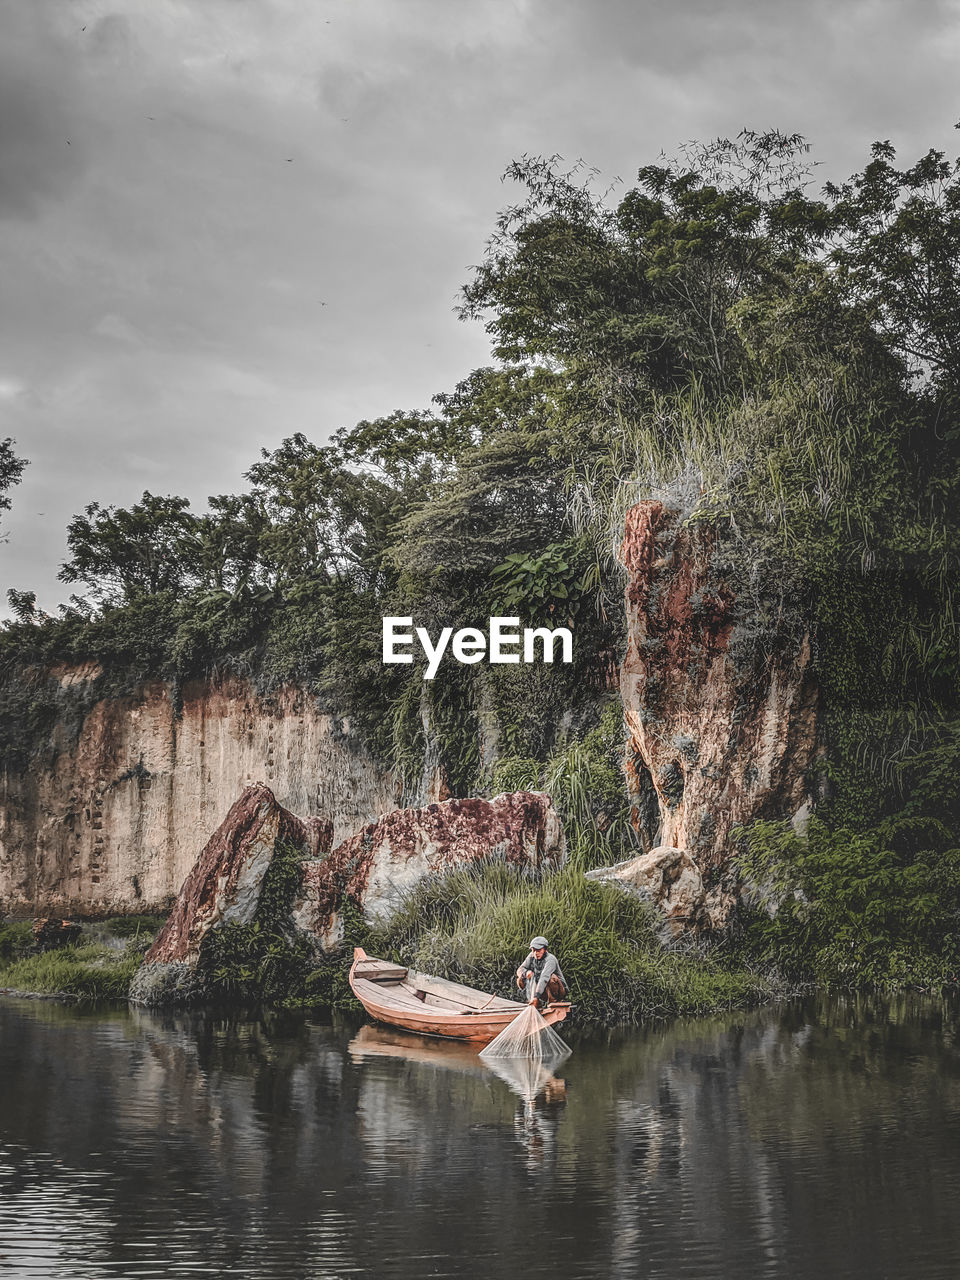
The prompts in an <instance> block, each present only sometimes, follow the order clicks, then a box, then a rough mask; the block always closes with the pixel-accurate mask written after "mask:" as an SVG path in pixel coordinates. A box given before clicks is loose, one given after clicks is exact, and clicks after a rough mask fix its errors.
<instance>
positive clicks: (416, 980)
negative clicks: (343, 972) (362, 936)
mask: <svg viewBox="0 0 960 1280" xmlns="http://www.w3.org/2000/svg"><path fill="white" fill-rule="evenodd" d="M350 990H351V991H352V992H353V994H354V995H355V996H356V997H357V999H358V1000H359V1001H360V1003H361V1004H362V1005H363V1007H364V1008H365V1009H366V1011H367V1013H369V1015H370V1017H371V1018H375V1019H376V1021H377V1022H385V1023H386V1024H387V1026H390V1027H401V1028H402V1029H403V1030H404V1031H416V1032H419V1034H420V1035H424V1036H444V1037H445V1038H447V1039H449V1040H470V1041H472V1042H474V1043H476V1044H489V1043H490V1041H491V1040H492V1039H493V1038H494V1036H497V1035H499V1034H500V1032H501V1031H502V1030H503V1029H504V1027H506V1026H508V1025H509V1023H511V1022H512V1021H513V1019H514V1018H515V1017H516V1016H517V1014H518V1013H522V1011H523V1009H524V1007H525V1006H524V1005H522V1004H520V1003H519V1002H518V1001H516V1000H504V999H503V998H502V997H501V996H491V995H488V994H487V993H486V992H485V991H476V990H474V988H473V987H465V986H463V985H462V984H461V983H459V982H448V981H447V980H446V978H434V977H431V976H430V974H428V973H418V972H417V971H416V970H415V969H405V968H404V967H403V966H402V965H397V964H391V963H390V961H389V960H377V959H376V958H375V957H374V956H368V955H367V953H366V952H365V951H364V949H363V948H362V947H355V948H354V952H353V964H352V965H351V966H350ZM541 1012H542V1014H543V1019H544V1021H545V1022H546V1023H547V1024H548V1025H549V1026H552V1025H553V1024H554V1023H555V1022H562V1021H563V1020H564V1018H565V1017H566V1016H567V1014H568V1013H569V1012H570V1002H569V1001H568V1000H564V1001H558V1002H557V1003H556V1004H549V1005H547V1007H546V1008H545V1009H543V1010H541Z"/></svg>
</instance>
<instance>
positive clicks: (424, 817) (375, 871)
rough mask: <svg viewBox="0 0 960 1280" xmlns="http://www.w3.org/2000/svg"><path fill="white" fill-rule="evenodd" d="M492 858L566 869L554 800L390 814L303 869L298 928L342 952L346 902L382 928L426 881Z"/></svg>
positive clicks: (504, 799)
mask: <svg viewBox="0 0 960 1280" xmlns="http://www.w3.org/2000/svg"><path fill="white" fill-rule="evenodd" d="M492 856H496V857H501V858H505V859H506V861H507V862H511V863H514V864H515V865H518V866H532V867H542V866H547V865H550V866H559V865H560V863H561V862H562V860H563V856H564V841H563V826H562V824H561V822H560V817H559V815H558V814H557V812H556V810H555V809H554V807H553V804H552V803H551V801H550V798H549V796H547V795H544V794H543V793H541V792H538V791H518V792H512V793H510V794H506V795H500V796H496V797H495V798H494V799H493V800H482V799H466V800H445V801H443V802H442V803H439V804H429V805H427V806H426V807H425V808H422V809H398V810H397V811H396V812H395V813H390V814H387V816H386V817H385V818H381V819H380V821H379V822H375V823H372V824H371V825H370V826H368V827H365V828H364V829H363V831H361V832H359V833H358V834H357V835H355V836H353V837H352V838H351V839H350V840H346V841H345V842H344V843H343V844H341V845H339V846H338V847H337V848H336V849H334V850H333V852H332V853H331V854H330V855H329V856H328V857H327V858H325V859H324V860H323V861H322V862H312V863H306V864H305V865H304V876H303V889H302V897H301V898H300V900H299V901H298V902H297V903H296V904H295V906H294V912H293V915H294V921H295V923H296V924H297V925H298V926H299V927H300V928H302V929H306V930H308V931H309V932H310V933H311V934H313V935H314V936H315V937H317V938H318V939H319V940H320V942H321V944H322V945H323V946H325V947H332V946H336V945H337V943H338V942H339V941H340V939H341V936H342V922H341V918H340V909H341V907H342V905H343V903H344V902H345V901H347V900H349V901H350V902H352V903H353V904H354V905H355V906H356V907H357V908H358V909H359V910H361V911H362V912H363V914H364V917H365V919H366V920H367V921H368V922H369V923H371V924H372V923H377V922H380V921H382V920H384V919H385V918H386V917H387V916H389V914H390V912H391V911H392V910H393V909H395V908H396V906H397V905H399V903H400V901H401V899H402V897H403V895H404V894H405V893H407V892H409V891H410V890H411V889H412V888H413V887H414V886H415V885H416V884H417V882H418V881H419V880H421V879H422V878H423V877H424V876H427V875H442V874H443V873H444V872H446V871H450V870H453V869H454V868H457V867H462V866H469V865H470V864H472V863H476V862H479V861H482V860H483V859H485V858H490V857H492Z"/></svg>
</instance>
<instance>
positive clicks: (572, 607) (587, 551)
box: [491, 538, 597, 622]
mask: <svg viewBox="0 0 960 1280" xmlns="http://www.w3.org/2000/svg"><path fill="white" fill-rule="evenodd" d="M491 582H492V584H493V588H494V590H495V591H499V592H500V609H501V613H502V615H504V616H509V615H511V614H514V613H516V614H519V616H520V617H521V618H546V617H549V618H551V620H552V621H553V620H562V621H566V622H572V621H573V620H574V619H575V618H576V616H577V614H578V613H579V612H580V609H581V608H582V607H583V606H584V605H585V604H587V603H588V601H589V597H590V592H591V589H592V588H593V587H594V586H595V585H596V583H597V566H596V563H595V561H594V559H593V557H592V547H591V546H590V544H589V542H588V540H587V539H585V538H579V539H577V540H575V541H572V542H566V543H563V542H555V543H551V544H550V545H549V546H547V547H544V548H543V550H542V551H540V552H539V554H536V555H534V554H529V553H528V554H524V553H523V552H514V553H513V554H512V555H509V556H507V558H506V560H504V562H503V563H502V564H499V565H497V567H496V568H495V569H494V570H493V573H492V574H491Z"/></svg>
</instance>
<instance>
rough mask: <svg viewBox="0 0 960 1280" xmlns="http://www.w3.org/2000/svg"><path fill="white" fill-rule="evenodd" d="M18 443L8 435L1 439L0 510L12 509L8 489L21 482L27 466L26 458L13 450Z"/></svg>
mask: <svg viewBox="0 0 960 1280" xmlns="http://www.w3.org/2000/svg"><path fill="white" fill-rule="evenodd" d="M15 443H16V441H15V440H12V439H11V438H10V437H9V436H7V438H6V440H0V511H9V510H10V497H9V495H8V493H7V490H8V489H10V488H12V487H13V485H15V484H19V483H20V481H21V479H22V478H23V473H24V470H25V468H26V466H27V462H26V459H25V458H18V457H17V455H16V454H15V453H14V451H13V446H14V444H15Z"/></svg>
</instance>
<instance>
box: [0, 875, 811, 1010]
mask: <svg viewBox="0 0 960 1280" xmlns="http://www.w3.org/2000/svg"><path fill="white" fill-rule="evenodd" d="M161 923H162V922H161V921H160V920H159V919H158V918H157V917H119V918H117V919H114V920H110V921H99V922H93V921H91V922H84V923H83V932H82V935H81V937H80V938H79V939H77V941H76V942H72V943H69V944H68V945H66V946H63V947H59V948H57V949H55V950H48V951H43V952H38V951H37V950H36V948H35V946H34V941H33V936H32V929H31V924H30V922H20V923H14V924H7V925H0V989H4V990H6V991H8V992H17V993H19V994H38V995H62V996H64V997H69V998H74V999H83V1000H103V999H114V1000H122V999H125V998H126V995H127V990H128V987H129V984H130V980H131V978H132V977H133V975H134V973H135V972H136V970H137V968H138V967H139V965H140V963H141V961H142V958H143V955H144V953H145V951H146V950H147V949H148V948H149V945H150V943H151V941H152V939H153V936H154V934H155V932H156V930H157V929H158V928H159V926H160V924H161ZM346 925H347V927H346V936H345V939H344V945H343V947H342V948H341V950H339V951H337V952H335V953H333V954H330V955H326V956H322V955H320V956H318V954H317V953H315V951H314V949H313V948H312V947H311V946H310V945H309V943H308V941H307V940H306V939H305V938H297V939H295V940H291V939H290V938H289V937H288V936H287V935H286V933H285V932H284V930H283V929H282V927H281V926H280V925H279V924H272V923H271V922H270V921H268V920H257V921H255V922H254V923H253V924H251V925H245V926H239V925H229V926H226V927H224V928H221V929H217V930H214V931H213V932H212V933H211V934H210V935H209V937H208V939H207V941H206V943H205V944H204V948H203V951H202V953H201V960H200V964H199V966H198V974H197V976H198V983H197V992H198V993H199V996H198V997H195V999H196V998H199V999H202V1000H203V1001H210V1002H216V1003H223V1002H237V1003H244V1004H250V1003H251V1002H253V1003H262V1004H264V1005H273V1006H281V1007H288V1008H289V1007H313V1006H327V1007H332V1008H358V1007H359V1006H358V1005H357V1004H356V1001H355V1000H354V997H353V995H352V992H351V991H350V989H349V986H348V984H347V969H348V965H349V960H350V956H351V955H352V949H353V947H354V946H357V945H359V946H363V947H364V948H365V949H366V950H368V951H369V952H370V953H371V954H374V955H380V956H383V957H385V958H389V959H392V960H396V961H397V962H399V963H402V964H405V965H409V966H411V967H413V968H416V969H420V970H422V971H424V972H427V973H433V974H436V975H437V976H440V977H446V978H450V979H453V980H456V981H461V982H465V983H467V984H468V985H469V986H473V987H477V988H479V989H481V990H484V991H489V992H491V993H492V994H493V993H496V994H499V995H505V996H515V994H516V993H515V991H514V988H513V973H514V970H515V969H516V967H517V964H518V963H519V961H520V960H521V959H522V958H523V955H524V954H525V951H526V945H527V943H528V941H529V939H530V938H531V937H532V936H533V935H534V934H537V933H541V932H546V934H547V936H548V937H549V939H550V944H551V947H552V948H553V950H554V951H555V952H556V954H557V955H558V956H559V957H560V960H561V963H562V966H563V968H564V972H565V975H566V977H567V980H568V982H569V984H570V988H571V999H572V1000H573V1002H574V1004H575V1006H576V1009H577V1017H578V1020H581V1021H583V1022H587V1023H593V1024H599V1025H604V1026H617V1025H623V1024H630V1023H635V1022H639V1021H646V1020H648V1019H650V1018H660V1017H670V1016H675V1015H678V1014H702V1013H711V1012H719V1011H722V1010H729V1009H733V1008H747V1007H750V1006H753V1005H757V1004H760V1003H762V1002H764V1001H765V1000H768V999H771V998H773V997H779V996H783V995H785V994H788V992H787V988H786V987H785V986H784V984H782V983H781V982H780V981H779V980H777V979H776V978H775V977H772V976H770V975H766V974H762V973H759V972H755V971H753V970H751V969H750V968H749V967H748V966H747V965H745V964H744V963H742V962H741V961H740V960H739V959H738V958H736V957H734V956H733V955H732V954H731V953H729V952H728V951H725V950H724V949H723V947H722V946H720V945H718V944H716V943H713V944H711V943H707V942H705V941H702V940H694V939H689V938H688V939H676V940H675V939H671V938H669V937H668V936H665V926H664V924H663V920H662V918H661V917H660V916H659V914H658V913H657V912H656V911H655V909H654V908H653V907H652V906H651V905H650V904H649V903H648V902H646V901H644V900H643V899H641V898H639V897H636V896H635V895H631V894H627V893H624V892H623V891H622V890H619V889H617V888H616V887H614V886H611V885H605V884H598V883H595V882H591V881H588V880H585V879H584V877H583V875H582V874H581V873H580V872H579V871H577V870H576V869H574V868H567V869H564V870H562V871H559V872H554V873H550V874H547V875H534V876H531V875H528V874H524V873H523V872H521V871H518V870H517V869H516V868H512V867H509V866H507V865H505V864H493V865H489V864H488V865H486V866H483V867H479V868H475V869H472V870H464V871H460V872H456V873H453V874H452V875H448V876H446V877H444V878H443V879H436V880H427V881H424V882H423V883H421V885H420V886H419V887H418V888H417V889H416V890H414V891H413V892H412V893H411V894H410V895H408V897H407V898H406V899H405V900H404V903H403V906H402V907H401V909H400V910H399V911H398V912H397V913H396V914H395V915H394V916H393V918H392V919H391V921H390V923H389V924H388V925H387V926H384V927H382V928H370V927H369V926H367V925H365V924H364V922H363V921H362V919H361V918H360V917H359V914H357V913H353V914H352V913H349V912H348V915H347V921H346Z"/></svg>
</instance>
